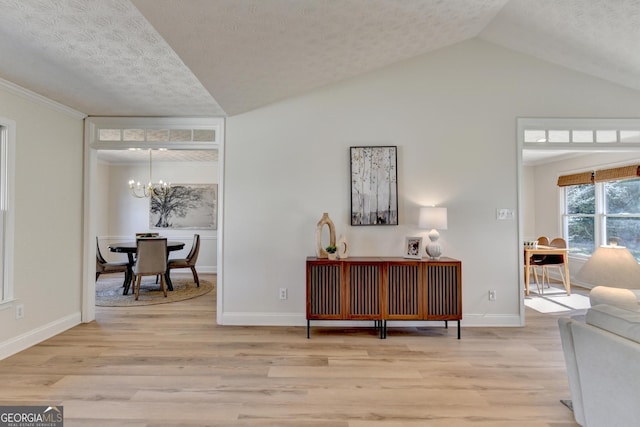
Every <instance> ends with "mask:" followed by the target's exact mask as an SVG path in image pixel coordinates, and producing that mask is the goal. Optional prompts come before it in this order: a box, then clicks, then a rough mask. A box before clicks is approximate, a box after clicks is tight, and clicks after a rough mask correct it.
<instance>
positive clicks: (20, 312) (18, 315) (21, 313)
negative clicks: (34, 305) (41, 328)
mask: <svg viewBox="0 0 640 427" xmlns="http://www.w3.org/2000/svg"><path fill="white" fill-rule="evenodd" d="M23 317H24V304H18V305H16V319H22V318H23Z"/></svg>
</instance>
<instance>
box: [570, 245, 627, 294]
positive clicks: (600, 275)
mask: <svg viewBox="0 0 640 427" xmlns="http://www.w3.org/2000/svg"><path fill="white" fill-rule="evenodd" d="M576 278H577V279H578V280H581V281H583V282H586V283H589V284H591V285H593V286H608V287H613V288H628V289H634V288H637V287H638V283H640V265H638V261H637V260H636V259H635V257H634V256H633V255H632V254H631V252H629V250H628V249H627V248H625V247H624V246H617V245H603V246H600V247H599V248H598V249H596V250H595V252H594V253H593V254H591V258H589V260H588V261H587V262H586V263H585V264H584V265H583V266H582V268H581V269H580V271H578V273H577V274H576Z"/></svg>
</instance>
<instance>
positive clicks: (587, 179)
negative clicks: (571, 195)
mask: <svg viewBox="0 0 640 427" xmlns="http://www.w3.org/2000/svg"><path fill="white" fill-rule="evenodd" d="M581 184H593V172H591V171H589V172H580V173H574V174H571V175H562V176H559V177H558V187H567V186H569V185H581Z"/></svg>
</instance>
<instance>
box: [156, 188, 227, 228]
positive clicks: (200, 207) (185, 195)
mask: <svg viewBox="0 0 640 427" xmlns="http://www.w3.org/2000/svg"><path fill="white" fill-rule="evenodd" d="M217 218H218V184H173V185H172V186H171V188H170V189H169V190H167V191H165V192H160V193H154V194H152V196H151V201H150V204H149V227H151V228H156V229H157V228H163V229H200V230H215V229H217Z"/></svg>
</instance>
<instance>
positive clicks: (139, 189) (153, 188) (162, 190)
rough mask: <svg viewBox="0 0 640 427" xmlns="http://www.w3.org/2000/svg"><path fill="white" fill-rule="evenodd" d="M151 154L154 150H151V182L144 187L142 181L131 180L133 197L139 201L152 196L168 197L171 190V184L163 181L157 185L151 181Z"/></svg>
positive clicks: (151, 167) (151, 169)
mask: <svg viewBox="0 0 640 427" xmlns="http://www.w3.org/2000/svg"><path fill="white" fill-rule="evenodd" d="M151 152H152V150H151V149H149V182H148V183H147V185H142V184H141V183H140V181H138V182H136V181H134V180H133V179H132V180H129V189H130V190H131V195H132V196H133V197H137V198H139V199H143V198H145V197H151V196H152V195H154V196H157V197H158V196H163V195H166V194H167V193H168V192H169V190H171V184H170V183H168V182H163V181H162V180H160V181H158V183H157V184H154V183H153V181H151V174H152V171H153V161H152V158H151Z"/></svg>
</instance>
